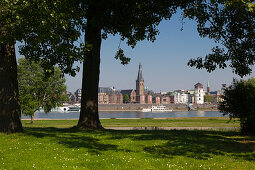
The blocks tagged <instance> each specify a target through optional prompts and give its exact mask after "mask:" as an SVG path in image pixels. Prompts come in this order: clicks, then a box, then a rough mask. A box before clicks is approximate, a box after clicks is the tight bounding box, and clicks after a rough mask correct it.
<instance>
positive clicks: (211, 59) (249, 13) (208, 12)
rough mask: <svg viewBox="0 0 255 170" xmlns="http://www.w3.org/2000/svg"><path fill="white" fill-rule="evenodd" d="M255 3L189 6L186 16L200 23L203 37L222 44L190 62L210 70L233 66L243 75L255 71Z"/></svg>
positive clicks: (219, 2) (218, 2) (234, 0)
mask: <svg viewBox="0 0 255 170" xmlns="http://www.w3.org/2000/svg"><path fill="white" fill-rule="evenodd" d="M254 7H255V3H254V1H251V0H232V1H229V0H223V1H222V0H214V1H210V2H208V1H197V2H196V5H195V6H188V8H187V9H186V10H185V11H184V16H185V17H188V18H191V19H195V20H196V21H197V22H198V25H197V30H198V32H199V34H200V36H201V37H209V38H211V39H214V40H215V41H216V42H218V43H220V44H221V46H220V47H219V46H216V47H214V48H213V49H212V53H211V54H208V55H206V56H205V58H203V57H198V58H197V59H192V60H190V61H189V63H188V65H190V66H194V67H196V68H198V69H201V68H205V69H206V70H207V71H208V72H211V71H213V70H215V69H216V68H217V67H219V68H221V69H224V68H226V67H227V65H229V66H230V67H231V68H232V69H233V72H234V73H236V74H238V75H239V76H241V77H243V76H245V75H248V74H250V73H251V72H252V68H251V66H252V65H253V64H254V62H255V57H254V56H255V53H254V51H255V46H254V44H255V39H254V36H255V11H254Z"/></svg>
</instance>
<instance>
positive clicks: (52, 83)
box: [18, 58, 67, 123]
mask: <svg viewBox="0 0 255 170" xmlns="http://www.w3.org/2000/svg"><path fill="white" fill-rule="evenodd" d="M18 63H19V64H18V82H19V92H20V104H21V112H22V114H24V115H29V116H30V117H31V123H33V122H34V112H35V111H37V110H39V109H43V110H44V112H46V113H47V112H49V111H50V110H51V109H52V108H55V107H57V106H60V105H62V104H63V102H65V101H67V95H66V94H64V92H65V90H66V86H65V84H64V83H65V79H64V78H62V77H61V75H62V74H61V71H60V70H59V69H58V68H55V71H54V73H53V74H52V75H51V76H50V77H45V74H44V71H43V68H42V67H41V66H40V63H35V62H29V61H28V60H26V59H24V58H20V59H19V61H18Z"/></svg>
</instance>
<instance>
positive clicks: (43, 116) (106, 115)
mask: <svg viewBox="0 0 255 170" xmlns="http://www.w3.org/2000/svg"><path fill="white" fill-rule="evenodd" d="M79 114H80V113H79V112H71V113H58V112H50V113H47V114H45V113H43V112H36V113H35V119H79ZM99 117H100V118H169V117H222V113H220V112H218V111H173V112H155V113H153V112H134V111H129V112H128V111H125V112H99ZM21 118H22V119H29V118H30V117H28V116H24V115H22V116H21Z"/></svg>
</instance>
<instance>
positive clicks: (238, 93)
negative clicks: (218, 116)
mask: <svg viewBox="0 0 255 170" xmlns="http://www.w3.org/2000/svg"><path fill="white" fill-rule="evenodd" d="M222 99H223V101H221V102H220V103H219V106H218V109H219V110H220V111H221V112H222V113H223V114H224V115H228V116H229V117H230V118H231V119H232V118H239V119H240V124H241V132H242V133H243V134H253V135H254V134H255V123H254V122H255V103H254V101H255V78H250V79H249V80H247V81H244V80H240V81H237V80H234V81H233V83H232V85H230V86H229V87H228V88H226V89H225V90H224V94H223V96H222Z"/></svg>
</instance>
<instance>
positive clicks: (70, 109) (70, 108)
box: [38, 105, 81, 113]
mask: <svg viewBox="0 0 255 170" xmlns="http://www.w3.org/2000/svg"><path fill="white" fill-rule="evenodd" d="M80 110H81V107H80V106H79V105H64V106H60V107H56V108H53V109H51V111H50V112H59V113H69V112H80ZM38 112H44V110H43V109H42V108H41V109H40V110H39V111H38Z"/></svg>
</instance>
